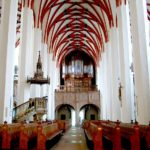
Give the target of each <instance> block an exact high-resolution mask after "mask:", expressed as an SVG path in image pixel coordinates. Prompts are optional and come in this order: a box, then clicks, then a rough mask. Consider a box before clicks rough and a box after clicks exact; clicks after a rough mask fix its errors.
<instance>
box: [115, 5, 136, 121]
mask: <svg viewBox="0 0 150 150" xmlns="http://www.w3.org/2000/svg"><path fill="white" fill-rule="evenodd" d="M117 14H118V28H119V58H120V83H121V103H122V106H121V120H122V121H123V122H130V121H131V119H133V118H132V116H133V114H132V112H133V111H132V107H131V101H133V99H131V97H132V96H131V95H133V94H134V93H131V84H130V83H131V80H132V79H131V76H130V74H131V70H130V66H131V62H130V60H129V53H131V38H130V37H131V36H130V28H129V27H130V22H129V21H130V20H129V9H128V4H127V5H122V6H120V7H119V8H118V11H117ZM127 110H128V113H127Z"/></svg>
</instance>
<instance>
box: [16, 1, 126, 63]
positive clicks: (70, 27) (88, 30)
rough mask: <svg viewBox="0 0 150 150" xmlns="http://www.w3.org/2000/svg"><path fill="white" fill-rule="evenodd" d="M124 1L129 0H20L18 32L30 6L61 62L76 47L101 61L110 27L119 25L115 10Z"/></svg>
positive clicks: (35, 19) (52, 49)
mask: <svg viewBox="0 0 150 150" xmlns="http://www.w3.org/2000/svg"><path fill="white" fill-rule="evenodd" d="M122 3H126V0H20V1H19V3H18V21H17V33H20V25H21V10H22V8H23V7H29V8H31V9H32V10H33V15H34V27H35V28H40V29H41V30H42V42H44V43H47V45H48V50H49V51H52V52H53V56H54V57H55V58H56V59H57V62H58V63H61V61H62V59H63V58H64V57H65V56H66V55H67V54H69V53H70V52H72V51H74V50H82V51H84V52H86V53H87V54H88V55H90V56H91V57H92V58H93V59H94V61H95V63H97V62H98V61H99V58H100V56H101V52H102V50H103V46H104V43H105V42H107V41H108V40H109V29H110V28H111V27H112V26H115V25H116V14H114V13H113V12H112V10H113V9H114V7H115V8H116V7H118V6H120V5H121V4H122ZM112 7H113V9H112ZM114 18H115V19H114ZM18 35H19V34H18ZM18 44H19V36H18V40H17V42H16V46H17V45H18Z"/></svg>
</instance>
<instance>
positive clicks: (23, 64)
mask: <svg viewBox="0 0 150 150" xmlns="http://www.w3.org/2000/svg"><path fill="white" fill-rule="evenodd" d="M21 21H22V26H21V43H20V44H21V48H20V53H19V84H18V90H19V92H18V104H21V103H23V102H25V101H28V100H29V98H30V84H28V83H27V76H31V70H32V65H31V59H32V42H33V41H32V39H33V11H32V10H31V9H30V8H26V7H25V8H23V9H22V20H21Z"/></svg>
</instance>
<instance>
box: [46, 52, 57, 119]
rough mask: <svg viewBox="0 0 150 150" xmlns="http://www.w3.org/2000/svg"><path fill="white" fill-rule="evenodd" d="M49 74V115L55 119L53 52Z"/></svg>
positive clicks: (49, 61)
mask: <svg viewBox="0 0 150 150" xmlns="http://www.w3.org/2000/svg"><path fill="white" fill-rule="evenodd" d="M48 55H49V57H48V75H49V76H50V85H49V87H48V104H47V106H48V108H47V109H48V112H47V117H48V119H54V116H55V114H54V113H55V105H54V75H55V73H54V71H55V70H54V61H53V54H52V53H50V54H48Z"/></svg>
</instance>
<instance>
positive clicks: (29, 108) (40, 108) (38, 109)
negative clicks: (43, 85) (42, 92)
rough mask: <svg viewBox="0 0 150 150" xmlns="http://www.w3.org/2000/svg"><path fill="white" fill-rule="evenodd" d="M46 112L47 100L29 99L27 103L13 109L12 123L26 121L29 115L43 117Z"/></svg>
mask: <svg viewBox="0 0 150 150" xmlns="http://www.w3.org/2000/svg"><path fill="white" fill-rule="evenodd" d="M46 111H47V99H46V98H45V97H43V98H31V99H30V100H29V101H27V102H25V103H23V104H21V105H19V106H17V107H15V108H14V109H13V121H18V120H21V121H23V120H26V118H27V117H28V115H29V114H30V115H31V113H32V114H33V115H34V114H36V115H43V114H45V113H46Z"/></svg>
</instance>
